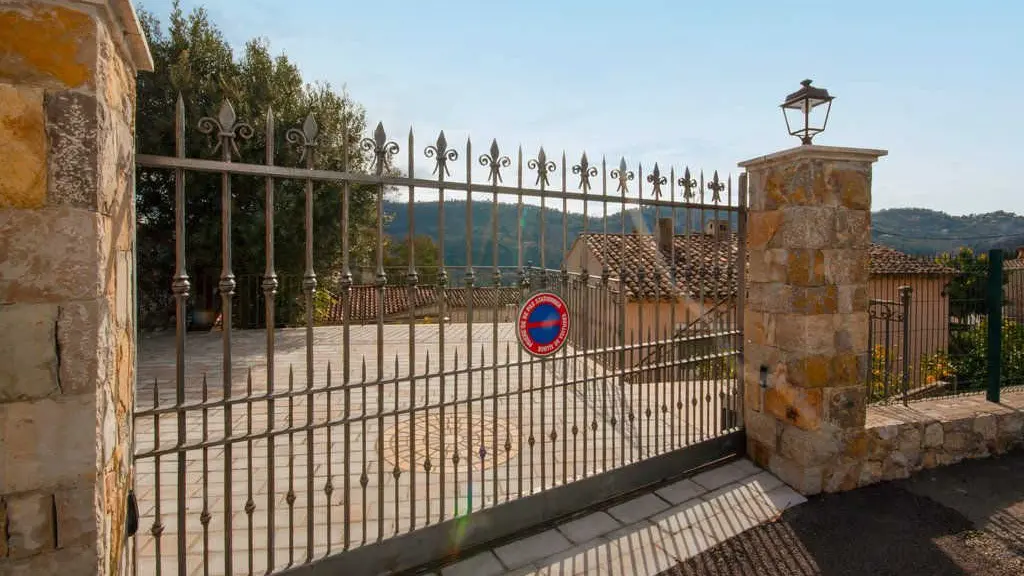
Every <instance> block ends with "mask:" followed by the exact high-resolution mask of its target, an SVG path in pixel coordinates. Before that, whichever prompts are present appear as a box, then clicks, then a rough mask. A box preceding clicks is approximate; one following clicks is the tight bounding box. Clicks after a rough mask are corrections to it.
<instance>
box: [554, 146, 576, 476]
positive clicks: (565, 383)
mask: <svg viewBox="0 0 1024 576" xmlns="http://www.w3.org/2000/svg"><path fill="white" fill-rule="evenodd" d="M566 192H568V189H567V188H566V164H565V151H564V150H563V151H562V259H561V260H562V263H561V272H562V273H561V276H562V278H561V286H562V294H561V296H562V298H565V299H567V300H568V299H569V272H568V268H566V265H565V254H566V252H567V247H566V240H567V236H566V234H567V232H566V224H567V223H566V212H568V206H567V202H568V201H567V199H566V197H565V193H566ZM568 355H569V347H568V346H562V484H565V483H566V482H567V481H568V465H569V444H568V438H569V434H567V432H568V430H567V422H568V420H569V415H568V414H566V410H568V409H569V398H568V394H569V372H568V365H569V361H568ZM574 355H575V354H574ZM551 380H552V383H553V382H554V380H555V373H554V371H552V373H551ZM574 380H575V379H574ZM575 386H576V384H575V382H574V383H573V388H574V390H575ZM552 392H554V391H553V390H552ZM572 419H573V426H574V427H575V426H576V410H575V409H574V410H573V411H572ZM551 428H552V430H551V434H552V442H551V451H552V457H551V463H552V464H554V463H555V462H557V459H556V458H555V457H554V451H555V439H554V437H553V436H554V434H555V430H554V428H555V427H554V423H552V426H551ZM575 448H576V446H575V443H574V444H573V466H575V465H576V454H575ZM554 484H555V475H554V472H552V474H551V485H552V486H554Z"/></svg>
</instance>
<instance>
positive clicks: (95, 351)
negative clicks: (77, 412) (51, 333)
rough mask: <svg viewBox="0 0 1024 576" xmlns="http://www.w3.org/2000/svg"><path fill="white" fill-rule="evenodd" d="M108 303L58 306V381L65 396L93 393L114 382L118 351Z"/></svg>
mask: <svg viewBox="0 0 1024 576" xmlns="http://www.w3.org/2000/svg"><path fill="white" fill-rule="evenodd" d="M109 306H110V300H109V299H107V298H97V299H93V300H85V301H78V302H70V303H67V304H65V305H64V306H62V307H61V313H60V320H59V322H58V326H57V333H58V341H59V345H60V356H61V359H60V381H61V384H62V386H63V389H64V392H65V393H66V394H80V393H84V392H90V391H91V392H95V391H96V390H97V389H98V388H103V387H108V386H110V385H111V381H112V379H113V375H114V374H113V368H114V354H115V353H116V351H117V346H116V341H115V339H114V331H113V330H112V327H111V325H110V324H111V319H110V315H111V314H110V310H109Z"/></svg>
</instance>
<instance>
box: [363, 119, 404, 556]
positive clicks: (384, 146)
mask: <svg viewBox="0 0 1024 576" xmlns="http://www.w3.org/2000/svg"><path fill="white" fill-rule="evenodd" d="M360 146H361V147H362V149H363V150H365V151H367V152H372V153H373V156H374V169H375V172H374V173H375V175H376V177H377V179H378V180H379V184H378V185H377V198H376V200H377V209H376V212H377V247H376V248H377V250H376V252H377V258H376V260H377V272H376V275H375V280H376V288H377V362H376V367H377V374H376V379H375V382H376V390H375V391H376V395H377V428H376V434H377V440H378V441H377V519H378V521H377V541H378V542H379V541H381V540H383V539H384V442H383V438H384V390H383V381H384V290H385V287H386V285H387V281H388V276H387V273H386V272H385V271H384V181H383V180H384V169H385V168H386V164H387V159H388V157H389V156H392V155H394V154H396V153H397V152H398V144H396V143H394V142H391V141H389V140H388V139H387V133H385V132H384V125H383V124H380V123H378V124H377V128H376V129H375V130H374V131H373V138H372V139H371V138H364V139H363V140H362V142H361V143H360ZM396 377H397V375H396ZM364 390H365V388H364ZM364 410H365V406H364ZM363 443H364V444H365V443H366V437H365V436H363ZM364 466H365V464H364ZM363 525H364V526H365V525H366V524H365V521H364V523H363Z"/></svg>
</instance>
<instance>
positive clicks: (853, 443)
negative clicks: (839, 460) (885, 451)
mask: <svg viewBox="0 0 1024 576" xmlns="http://www.w3.org/2000/svg"><path fill="white" fill-rule="evenodd" d="M844 434H845V440H844V446H843V456H844V457H846V458H848V459H851V460H857V461H861V460H864V459H865V458H867V454H868V434H867V431H866V430H865V429H864V428H851V429H847V430H845V431H844Z"/></svg>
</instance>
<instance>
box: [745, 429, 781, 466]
mask: <svg viewBox="0 0 1024 576" xmlns="http://www.w3.org/2000/svg"><path fill="white" fill-rule="evenodd" d="M774 454H775V447H774V446H768V445H767V444H765V443H764V442H758V441H757V440H754V439H753V438H750V437H749V436H748V437H747V456H748V457H749V458H750V459H751V460H753V461H754V463H755V464H757V465H758V466H760V467H762V468H768V464H769V462H771V458H772V455H774Z"/></svg>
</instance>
